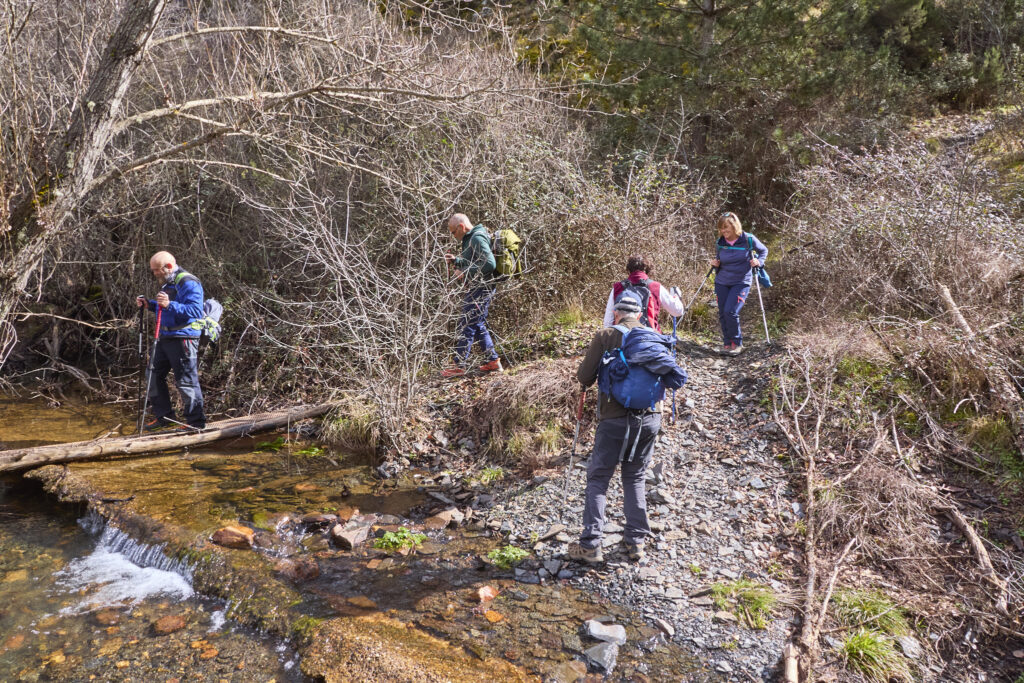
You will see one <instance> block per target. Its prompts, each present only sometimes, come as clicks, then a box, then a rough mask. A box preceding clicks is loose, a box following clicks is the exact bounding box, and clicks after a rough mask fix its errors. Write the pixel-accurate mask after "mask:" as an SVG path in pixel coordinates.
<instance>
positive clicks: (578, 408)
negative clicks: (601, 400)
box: [576, 389, 587, 422]
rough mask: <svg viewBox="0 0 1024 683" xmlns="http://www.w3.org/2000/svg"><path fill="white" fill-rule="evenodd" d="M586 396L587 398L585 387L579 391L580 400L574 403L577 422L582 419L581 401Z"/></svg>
mask: <svg viewBox="0 0 1024 683" xmlns="http://www.w3.org/2000/svg"><path fill="white" fill-rule="evenodd" d="M586 398H587V391H586V389H584V390H583V391H581V392H580V400H579V402H578V403H577V404H576V421H577V422H579V421H580V420H582V419H583V402H584V401H585V400H586Z"/></svg>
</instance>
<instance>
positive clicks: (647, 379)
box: [597, 325, 686, 459]
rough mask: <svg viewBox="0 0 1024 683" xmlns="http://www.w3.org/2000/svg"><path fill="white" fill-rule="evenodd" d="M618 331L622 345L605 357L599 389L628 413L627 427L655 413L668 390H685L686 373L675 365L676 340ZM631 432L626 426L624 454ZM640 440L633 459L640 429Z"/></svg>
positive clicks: (640, 328)
mask: <svg viewBox="0 0 1024 683" xmlns="http://www.w3.org/2000/svg"><path fill="white" fill-rule="evenodd" d="M615 329H616V330H618V331H619V332H621V333H622V341H621V342H620V344H619V347H618V348H616V349H612V350H611V351H606V352H605V353H604V356H602V358H601V367H600V368H599V369H598V372H597V386H598V389H599V390H600V391H601V393H603V394H605V395H606V396H610V397H611V398H612V399H613V400H614V401H615V402H616V403H618V404H619V405H621V406H622V407H623V408H625V409H626V412H627V423H628V419H629V418H630V417H635V416H638V415H642V414H643V413H645V412H648V411H651V410H654V406H655V405H657V404H658V402H659V401H661V400H663V399H664V398H665V390H666V389H678V388H680V387H682V386H683V384H685V383H686V371H685V370H683V369H682V368H680V367H679V366H678V365H677V364H676V360H675V337H673V336H669V335H665V334H659V333H658V332H655V331H654V330H652V329H650V328H647V327H643V326H637V327H633V328H628V327H626V326H625V325H615ZM631 430H632V426H631V425H628V424H627V430H626V438H625V439H624V441H623V444H622V453H625V449H626V446H627V444H628V443H629V432H630V431H631ZM637 437H638V438H637V439H635V440H634V443H633V448H632V450H631V451H630V459H632V456H633V452H635V450H636V442H637V441H639V429H638V430H637ZM621 456H622V454H621V453H620V458H621Z"/></svg>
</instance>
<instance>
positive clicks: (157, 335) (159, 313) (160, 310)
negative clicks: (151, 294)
mask: <svg viewBox="0 0 1024 683" xmlns="http://www.w3.org/2000/svg"><path fill="white" fill-rule="evenodd" d="M163 314H164V309H163V308H161V307H160V304H157V305H156V327H154V328H153V341H156V340H157V339H159V338H160V318H161V316H163Z"/></svg>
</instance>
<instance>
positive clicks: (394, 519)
mask: <svg viewBox="0 0 1024 683" xmlns="http://www.w3.org/2000/svg"><path fill="white" fill-rule="evenodd" d="M349 519H351V517H350V518H349ZM377 523H378V524H391V525H393V524H401V523H402V518H401V517H398V516H396V515H381V516H380V517H378V518H377Z"/></svg>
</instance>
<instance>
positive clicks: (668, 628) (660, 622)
mask: <svg viewBox="0 0 1024 683" xmlns="http://www.w3.org/2000/svg"><path fill="white" fill-rule="evenodd" d="M654 625H655V626H657V627H658V628H659V629H660V630H661V632H662V633H664V634H665V635H666V636H668V637H669V638H671V637H672V636H674V635H675V634H676V630H675V628H674V627H673V626H672V624H670V623H668V622H667V621H665V620H664V619H661V618H659V617H654Z"/></svg>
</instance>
